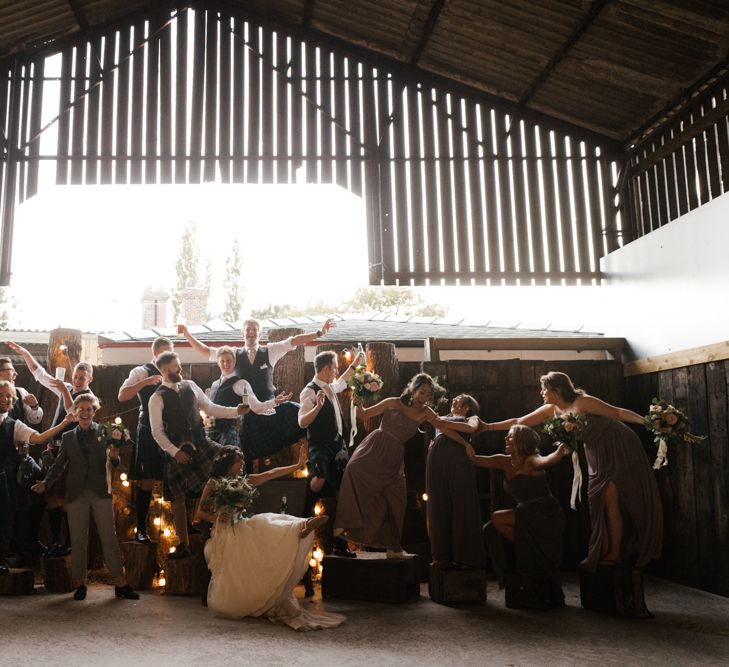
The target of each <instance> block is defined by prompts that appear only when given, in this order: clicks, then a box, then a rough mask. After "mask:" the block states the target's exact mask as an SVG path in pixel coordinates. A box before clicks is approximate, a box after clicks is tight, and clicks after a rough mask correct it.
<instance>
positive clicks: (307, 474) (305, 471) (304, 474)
mask: <svg viewBox="0 0 729 667" xmlns="http://www.w3.org/2000/svg"><path fill="white" fill-rule="evenodd" d="M301 474H302V476H303V477H308V476H309V469H308V468H303V469H302V471H301Z"/></svg>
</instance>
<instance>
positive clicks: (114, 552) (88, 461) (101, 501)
mask: <svg viewBox="0 0 729 667" xmlns="http://www.w3.org/2000/svg"><path fill="white" fill-rule="evenodd" d="M99 407H100V406H99V399H98V398H96V396H94V395H93V394H80V395H79V396H76V398H75V399H74V401H73V410H74V412H75V414H76V418H77V419H78V426H77V427H76V428H75V429H73V430H72V431H67V432H66V433H64V434H63V439H62V440H61V451H60V453H59V454H58V457H57V458H56V460H55V462H54V464H53V465H52V466H51V469H50V470H49V471H48V474H47V475H46V477H45V479H44V480H43V481H41V482H38V483H37V484H35V485H34V486H33V487H32V489H33V491H35V492H36V493H44V492H45V490H46V488H48V487H50V486H51V484H53V482H54V481H55V480H56V479H58V477H59V475H60V474H61V473H62V472H63V471H64V470H66V508H67V512H68V524H69V527H70V529H71V549H72V551H71V570H72V574H73V579H74V582H75V583H76V584H77V585H78V588H77V589H76V592H75V593H74V594H73V598H74V600H83V599H84V598H85V597H86V577H87V575H88V567H87V561H86V552H87V549H88V532H89V510H92V511H93V512H94V521H95V523H96V527H97V529H98V532H99V537H100V538H101V547H102V549H103V551H104V559H105V560H106V565H107V567H108V568H109V574H110V575H111V576H112V577H114V578H115V579H116V582H115V583H116V586H115V587H114V593H115V595H116V596H117V597H120V598H126V599H127V600H138V599H139V595H138V594H137V593H135V592H134V591H133V590H132V588H131V586H129V585H128V584H127V581H126V578H125V577H124V572H123V570H122V564H121V553H120V552H119V542H118V541H117V538H116V530H115V528H114V508H113V505H112V500H111V483H110V480H108V479H107V471H106V462H107V459H108V460H109V461H110V463H111V465H112V466H118V465H119V449H118V448H116V447H108V448H107V443H106V442H104V441H103V439H100V437H99V425H98V424H97V423H95V422H94V415H95V414H96V411H97V410H98V409H99Z"/></svg>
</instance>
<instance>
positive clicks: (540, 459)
mask: <svg viewBox="0 0 729 667" xmlns="http://www.w3.org/2000/svg"><path fill="white" fill-rule="evenodd" d="M569 453H570V450H569V449H568V448H567V447H566V445H565V444H564V443H562V442H561V443H559V447H557V449H555V450H554V451H553V452H552V453H551V454H547V456H530V457H529V458H528V459H527V461H528V464H527V465H528V466H529V467H530V468H531V469H532V470H546V469H547V468H551V467H552V466H554V465H557V464H558V463H559V462H560V461H561V460H562V459H563V458H564V457H565V456H569Z"/></svg>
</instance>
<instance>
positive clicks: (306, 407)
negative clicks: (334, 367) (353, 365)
mask: <svg viewBox="0 0 729 667" xmlns="http://www.w3.org/2000/svg"><path fill="white" fill-rule="evenodd" d="M313 382H314V384H315V385H316V386H317V387H320V388H321V389H323V390H324V393H325V394H326V395H327V398H329V400H330V401H331V402H332V405H333V406H334V416H335V417H336V419H337V432H338V433H339V435H342V430H343V421H342V408H341V406H340V405H339V399H338V398H337V394H338V393H340V392H342V391H344V390H345V389H346V388H347V381H346V380H345V379H344V378H337V379H336V380H334V382H332V383H331V384H327V383H326V382H324V381H322V380H320V379H319V378H317V377H316V376H314V379H313ZM316 394H317V392H315V391H314V390H313V389H312V388H311V387H309V386H307V387H304V389H303V390H302V392H301V396H300V397H299V403H300V406H299V423H301V417H302V416H303V415H305V414H307V413H309V412H311V411H312V410H313V409H314V406H315V405H316Z"/></svg>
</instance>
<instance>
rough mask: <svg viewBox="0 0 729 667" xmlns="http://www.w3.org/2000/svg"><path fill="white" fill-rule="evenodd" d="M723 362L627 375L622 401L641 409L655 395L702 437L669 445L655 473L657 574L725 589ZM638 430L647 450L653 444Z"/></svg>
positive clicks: (728, 520)
mask: <svg viewBox="0 0 729 667" xmlns="http://www.w3.org/2000/svg"><path fill="white" fill-rule="evenodd" d="M728 383H729V361H717V362H711V363H707V364H696V365H694V366H689V367H684V368H676V369H673V370H666V371H661V372H658V373H650V374H647V375H635V376H632V377H628V378H626V380H625V387H626V389H625V393H626V405H627V407H629V408H631V409H632V410H635V411H636V412H638V413H639V414H645V413H646V412H647V408H648V405H649V404H650V400H651V398H652V397H654V396H659V397H661V398H662V399H664V400H666V401H668V402H669V403H672V404H673V405H675V406H676V407H679V408H683V409H685V411H686V414H687V415H688V417H689V419H690V421H691V428H692V431H693V432H694V433H698V434H702V435H707V436H708V438H707V439H706V440H704V441H703V442H701V443H698V444H694V445H682V446H677V447H672V448H671V449H670V451H669V465H668V466H667V467H664V468H662V469H661V470H659V471H657V472H656V477H657V479H658V485H659V488H660V491H661V497H662V500H663V511H664V528H665V533H664V543H663V557H662V558H661V560H660V562H659V563H658V567H657V571H658V572H659V573H660V574H662V575H663V576H665V577H667V578H669V579H673V580H675V581H679V582H681V583H684V584H688V585H690V586H695V587H697V588H702V589H704V590H707V591H711V592H712V593H719V594H721V595H729V391H728V388H727V387H728ZM651 440H652V439H651V437H650V436H649V435H647V434H646V435H644V441H645V443H646V447H647V448H648V450H649V451H650V452H651V453H653V452H655V447H654V446H653V445H652V444H651Z"/></svg>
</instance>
